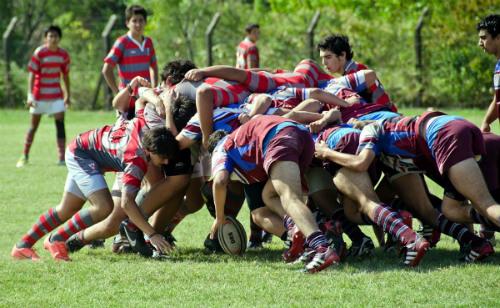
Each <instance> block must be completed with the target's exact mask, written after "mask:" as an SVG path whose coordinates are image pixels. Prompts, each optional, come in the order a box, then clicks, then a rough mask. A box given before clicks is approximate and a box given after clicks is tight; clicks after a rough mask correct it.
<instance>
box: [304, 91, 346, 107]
mask: <svg viewBox="0 0 500 308" xmlns="http://www.w3.org/2000/svg"><path fill="white" fill-rule="evenodd" d="M309 93H310V98H313V99H317V100H319V101H320V102H322V103H325V104H328V105H335V106H340V107H349V106H350V105H351V104H350V103H348V102H346V101H345V100H343V99H341V98H339V97H337V96H336V95H334V94H331V93H329V92H326V91H324V90H321V89H318V88H314V89H311V90H310V92H309Z"/></svg>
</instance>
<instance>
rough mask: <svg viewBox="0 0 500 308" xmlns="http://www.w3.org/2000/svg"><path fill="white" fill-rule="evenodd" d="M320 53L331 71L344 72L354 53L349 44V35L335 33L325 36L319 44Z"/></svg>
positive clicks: (324, 63)
mask: <svg viewBox="0 0 500 308" xmlns="http://www.w3.org/2000/svg"><path fill="white" fill-rule="evenodd" d="M318 50H319V55H320V57H321V60H322V62H323V65H325V66H326V68H327V69H328V71H330V72H331V73H343V70H344V65H345V63H346V62H348V61H350V60H351V59H352V57H353V55H354V53H353V52H352V50H351V45H350V44H349V37H347V36H346V35H341V34H333V35H329V36H327V37H325V38H324V39H323V40H322V41H321V42H320V43H319V44H318Z"/></svg>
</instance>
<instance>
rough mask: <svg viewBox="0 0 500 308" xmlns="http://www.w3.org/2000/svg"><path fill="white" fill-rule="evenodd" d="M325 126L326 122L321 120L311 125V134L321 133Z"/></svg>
mask: <svg viewBox="0 0 500 308" xmlns="http://www.w3.org/2000/svg"><path fill="white" fill-rule="evenodd" d="M325 126H326V123H325V121H323V119H319V120H317V121H314V122H311V123H309V130H310V131H311V133H319V132H320V131H321V130H322V129H323V128H324V127H325Z"/></svg>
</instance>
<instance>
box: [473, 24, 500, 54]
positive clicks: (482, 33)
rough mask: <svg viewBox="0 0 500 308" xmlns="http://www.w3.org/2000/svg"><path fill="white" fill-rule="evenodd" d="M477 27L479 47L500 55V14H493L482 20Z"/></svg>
mask: <svg viewBox="0 0 500 308" xmlns="http://www.w3.org/2000/svg"><path fill="white" fill-rule="evenodd" d="M476 29H477V31H478V36H479V42H478V44H479V47H481V48H483V50H484V51H485V52H487V53H491V54H494V55H496V56H497V57H498V56H500V15H498V14H491V15H488V16H486V17H485V18H484V19H483V20H481V21H480V22H479V23H478V24H477V26H476Z"/></svg>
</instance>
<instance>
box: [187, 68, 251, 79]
mask: <svg viewBox="0 0 500 308" xmlns="http://www.w3.org/2000/svg"><path fill="white" fill-rule="evenodd" d="M185 77H186V79H187V80H193V81H200V80H202V79H203V78H205V77H216V78H220V79H225V80H233V81H236V82H239V83H244V82H245V81H246V79H247V72H246V70H243V69H239V68H235V67H232V66H227V65H214V66H209V67H205V68H194V69H192V70H190V71H188V72H187V73H186V75H185Z"/></svg>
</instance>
